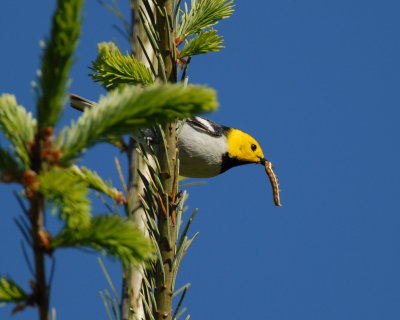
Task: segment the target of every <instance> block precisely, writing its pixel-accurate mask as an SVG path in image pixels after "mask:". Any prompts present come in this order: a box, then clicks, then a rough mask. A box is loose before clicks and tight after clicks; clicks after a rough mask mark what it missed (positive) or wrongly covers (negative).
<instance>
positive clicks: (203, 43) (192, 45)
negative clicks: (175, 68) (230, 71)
mask: <svg viewBox="0 0 400 320" xmlns="http://www.w3.org/2000/svg"><path fill="white" fill-rule="evenodd" d="M223 42H224V40H223V38H222V36H219V35H217V30H208V31H202V32H200V33H198V34H197V35H196V36H195V37H194V38H192V39H190V40H189V41H188V42H187V43H186V44H185V46H184V47H183V49H182V50H181V52H180V54H179V56H178V58H179V59H182V58H185V57H191V56H195V55H198V54H205V53H208V52H218V51H219V50H221V49H223V48H225V47H224V46H221V44H222V43H223Z"/></svg>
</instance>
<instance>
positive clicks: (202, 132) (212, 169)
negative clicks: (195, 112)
mask: <svg viewBox="0 0 400 320" xmlns="http://www.w3.org/2000/svg"><path fill="white" fill-rule="evenodd" d="M69 97H70V103H71V107H73V108H75V109H77V110H79V111H84V109H85V108H93V107H95V106H96V103H95V102H93V101H91V100H88V99H85V98H82V97H80V96H78V95H75V94H70V95H69ZM179 125H183V127H182V128H181V129H179ZM179 131H180V132H179ZM177 132H179V137H178V141H177V147H178V150H179V161H180V169H179V173H180V175H181V176H184V177H188V178H211V177H215V176H218V175H219V174H222V173H224V172H226V171H227V170H229V169H231V168H233V167H237V166H240V165H245V164H251V163H255V164H261V165H263V166H265V164H266V162H267V160H266V158H265V157H264V154H263V151H262V149H261V147H260V145H259V143H258V142H257V141H256V140H255V139H254V138H253V137H252V136H250V135H249V134H247V133H245V132H243V131H241V130H239V129H236V128H231V127H227V126H224V125H220V124H218V123H216V122H214V121H212V120H209V119H206V118H203V117H200V116H195V117H192V118H187V119H186V120H185V121H181V122H179V123H178V129H177Z"/></svg>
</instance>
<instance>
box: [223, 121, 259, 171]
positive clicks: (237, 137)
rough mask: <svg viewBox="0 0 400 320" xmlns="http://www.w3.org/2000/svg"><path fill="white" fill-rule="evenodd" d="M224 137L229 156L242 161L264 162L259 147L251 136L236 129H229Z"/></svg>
mask: <svg viewBox="0 0 400 320" xmlns="http://www.w3.org/2000/svg"><path fill="white" fill-rule="evenodd" d="M226 138H227V141H228V149H229V150H228V155H229V158H231V159H236V160H239V161H240V162H243V163H260V164H264V163H265V157H264V154H263V152H262V150H261V147H260V145H259V144H258V142H257V141H256V140H255V139H254V138H253V137H252V136H250V135H248V134H247V133H245V132H243V131H240V130H238V129H230V130H229V131H228V132H227V136H226Z"/></svg>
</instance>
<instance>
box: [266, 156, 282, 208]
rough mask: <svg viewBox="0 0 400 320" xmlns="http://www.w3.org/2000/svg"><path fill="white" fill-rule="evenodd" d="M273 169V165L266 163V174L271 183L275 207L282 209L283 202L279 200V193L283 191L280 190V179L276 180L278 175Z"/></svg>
mask: <svg viewBox="0 0 400 320" xmlns="http://www.w3.org/2000/svg"><path fill="white" fill-rule="evenodd" d="M272 169H273V166H272V163H271V162H269V161H265V172H266V173H267V175H268V178H269V181H270V182H271V186H272V191H273V194H274V202H275V205H276V206H277V207H282V205H281V201H280V199H279V192H280V191H281V190H279V184H278V179H277V178H276V175H275V173H274V171H273V170H272Z"/></svg>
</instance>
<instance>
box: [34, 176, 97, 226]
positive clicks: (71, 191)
mask: <svg viewBox="0 0 400 320" xmlns="http://www.w3.org/2000/svg"><path fill="white" fill-rule="evenodd" d="M38 182H39V187H38V191H39V192H40V193H41V194H42V195H43V196H44V197H45V198H46V199H47V200H48V201H50V202H51V203H52V204H53V205H54V209H53V211H56V210H57V209H59V212H60V213H59V215H60V218H61V219H64V220H65V221H66V225H67V227H68V228H70V229H72V230H75V229H81V228H85V227H87V226H88V225H89V223H90V216H91V215H90V200H89V199H88V198H87V194H88V189H87V184H86V183H85V182H83V181H82V179H81V178H79V177H77V176H76V175H74V174H72V173H71V172H70V171H69V170H65V169H53V170H50V171H48V172H45V173H42V174H40V175H39V176H38Z"/></svg>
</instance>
